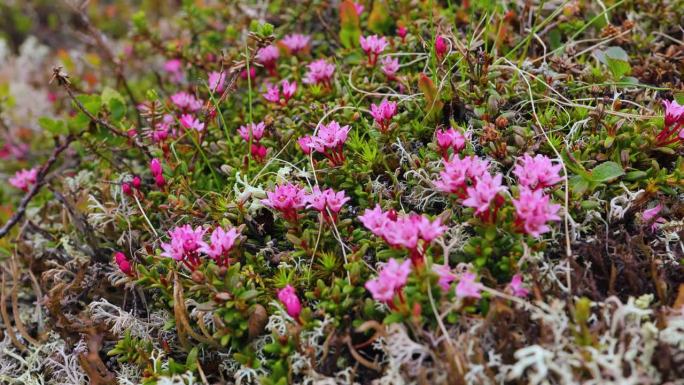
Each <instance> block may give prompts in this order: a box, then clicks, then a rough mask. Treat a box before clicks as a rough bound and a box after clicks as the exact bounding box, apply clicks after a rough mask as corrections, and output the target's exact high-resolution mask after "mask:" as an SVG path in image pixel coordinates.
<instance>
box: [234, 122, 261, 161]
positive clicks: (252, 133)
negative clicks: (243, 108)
mask: <svg viewBox="0 0 684 385" xmlns="http://www.w3.org/2000/svg"><path fill="white" fill-rule="evenodd" d="M265 131H266V123H264V122H259V123H247V124H246V125H244V126H240V128H239V129H238V134H240V137H242V139H244V140H245V142H247V143H248V144H249V143H251V144H252V146H251V148H250V154H251V156H252V158H254V159H255V160H257V161H258V162H263V161H264V159H265V158H266V155H267V154H268V149H267V148H266V146H264V145H263V144H261V139H262V138H263V137H264V133H265Z"/></svg>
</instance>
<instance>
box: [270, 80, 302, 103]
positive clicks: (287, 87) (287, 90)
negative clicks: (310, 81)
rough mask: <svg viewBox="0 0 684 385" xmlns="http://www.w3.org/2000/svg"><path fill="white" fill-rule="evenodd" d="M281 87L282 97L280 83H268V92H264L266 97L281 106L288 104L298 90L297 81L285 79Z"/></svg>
mask: <svg viewBox="0 0 684 385" xmlns="http://www.w3.org/2000/svg"><path fill="white" fill-rule="evenodd" d="M280 87H281V88H282V90H283V98H282V99H281V98H280V88H279V87H278V85H267V86H266V92H265V93H264V94H263V97H264V99H266V100H268V101H269V102H271V103H278V104H280V105H281V106H284V105H286V104H287V102H288V101H289V100H290V98H291V97H292V96H293V95H294V94H295V92H297V82H294V81H293V82H289V81H287V80H283V81H282V82H280Z"/></svg>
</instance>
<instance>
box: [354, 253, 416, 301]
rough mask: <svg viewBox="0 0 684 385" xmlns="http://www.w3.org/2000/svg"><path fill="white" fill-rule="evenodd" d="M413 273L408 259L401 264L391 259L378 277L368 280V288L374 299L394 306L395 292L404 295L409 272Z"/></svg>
mask: <svg viewBox="0 0 684 385" xmlns="http://www.w3.org/2000/svg"><path fill="white" fill-rule="evenodd" d="M410 273H411V261H409V260H408V259H407V260H406V261H404V262H402V263H401V264H399V262H397V260H396V259H394V258H392V259H390V260H389V261H388V262H387V263H386V264H385V265H384V266H383V268H382V270H380V272H379V273H378V277H377V278H375V279H371V280H369V281H366V284H365V286H366V289H368V291H370V292H371V295H372V296H373V299H375V300H376V301H380V302H385V303H387V304H388V305H390V307H393V304H392V302H391V301H392V300H393V299H394V295H395V294H399V296H400V298H402V302H403V295H402V293H401V289H402V288H403V287H404V285H406V281H407V279H408V276H409V274H410Z"/></svg>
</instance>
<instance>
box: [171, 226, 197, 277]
mask: <svg viewBox="0 0 684 385" xmlns="http://www.w3.org/2000/svg"><path fill="white" fill-rule="evenodd" d="M206 231H207V230H206V229H204V228H203V227H201V226H197V227H196V228H195V229H194V230H193V228H192V227H191V226H190V225H184V226H179V227H175V228H173V229H171V230H169V238H170V241H169V242H168V243H162V244H161V247H162V250H164V252H163V253H162V254H161V255H162V256H164V257H168V258H173V259H175V260H176V261H182V262H183V263H184V264H185V265H186V266H187V267H188V268H190V270H194V269H195V268H196V267H197V266H199V264H200V260H199V255H198V252H199V249H200V247H202V245H203V244H204V241H203V240H202V238H203V237H204V233H205V232H206Z"/></svg>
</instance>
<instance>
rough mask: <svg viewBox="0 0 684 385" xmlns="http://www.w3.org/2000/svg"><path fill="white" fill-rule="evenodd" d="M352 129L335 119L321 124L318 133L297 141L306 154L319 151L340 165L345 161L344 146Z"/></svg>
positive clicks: (331, 161) (335, 164) (332, 162)
mask: <svg viewBox="0 0 684 385" xmlns="http://www.w3.org/2000/svg"><path fill="white" fill-rule="evenodd" d="M350 129H351V128H350V127H349V126H340V124H339V123H337V122H336V121H334V120H333V121H331V122H330V123H328V124H321V125H320V126H319V129H318V132H317V133H316V135H314V136H308V135H307V136H303V137H301V138H299V139H298V140H297V143H298V144H299V148H301V150H302V151H303V152H304V153H305V154H307V155H308V154H310V153H311V152H312V151H315V152H319V153H321V154H323V155H324V156H325V157H326V158H328V160H329V161H330V163H331V164H333V165H334V166H339V165H341V164H342V163H344V153H343V152H342V147H343V146H344V143H345V142H346V141H347V136H348V135H349V130H350Z"/></svg>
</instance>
